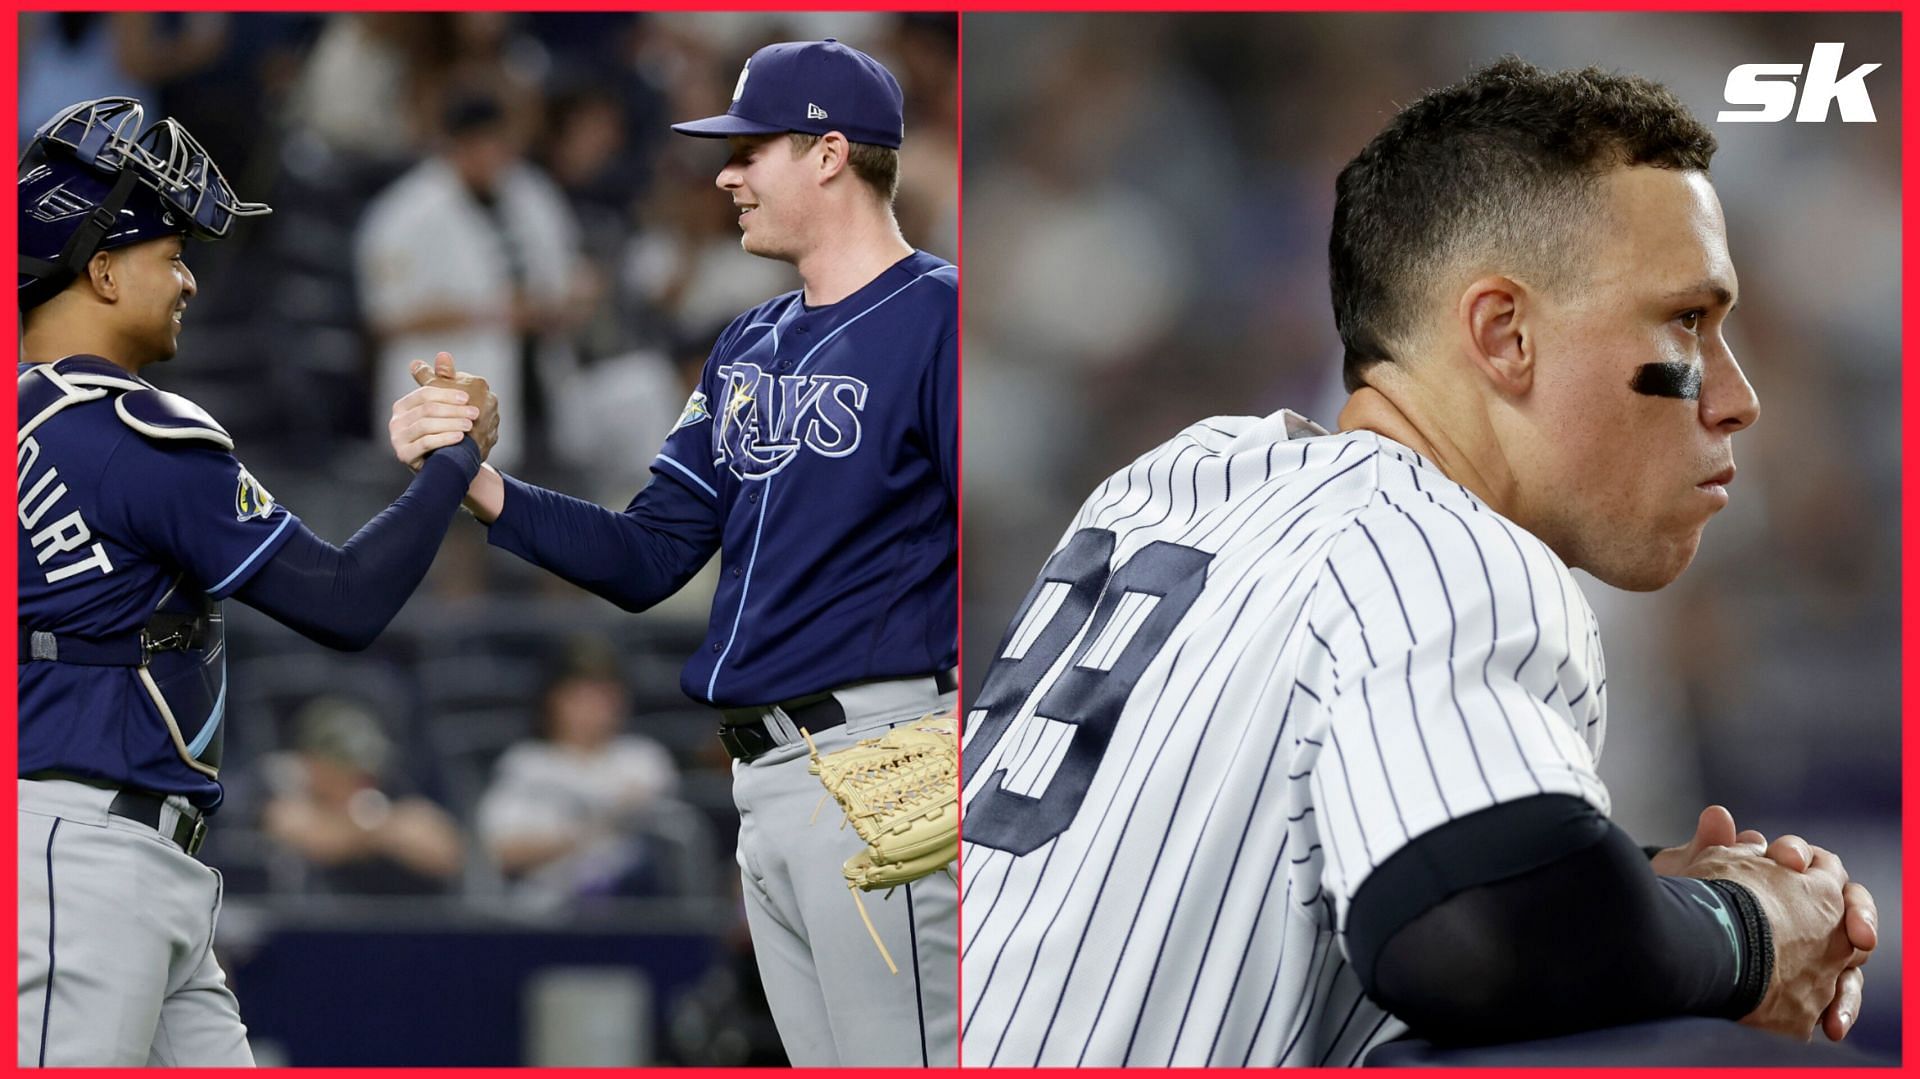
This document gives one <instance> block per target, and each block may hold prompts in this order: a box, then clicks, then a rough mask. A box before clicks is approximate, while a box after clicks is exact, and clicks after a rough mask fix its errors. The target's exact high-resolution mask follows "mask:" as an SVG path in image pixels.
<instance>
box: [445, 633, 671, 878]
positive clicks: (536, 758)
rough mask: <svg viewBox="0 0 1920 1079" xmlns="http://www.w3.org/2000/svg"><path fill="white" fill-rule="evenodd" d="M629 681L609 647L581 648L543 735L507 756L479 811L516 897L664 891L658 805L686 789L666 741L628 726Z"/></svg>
mask: <svg viewBox="0 0 1920 1079" xmlns="http://www.w3.org/2000/svg"><path fill="white" fill-rule="evenodd" d="M630 709H631V699H630V697H629V693H628V689H627V684H626V681H625V679H624V677H623V676H622V675H621V673H620V668H619V667H618V665H617V664H616V663H615V662H614V658H613V656H612V653H611V652H610V651H608V650H606V649H604V648H598V647H592V646H587V647H581V648H576V649H575V650H573V651H572V653H571V654H570V655H568V656H567V657H566V659H565V660H564V661H563V663H562V665H561V666H560V668H559V670H558V672H557V673H556V674H555V675H554V676H553V678H552V679H551V680H550V681H549V682H548V684H547V687H546V690H545V692H544V693H543V695H542V698H541V709H540V732H539V733H540V737H539V740H537V741H530V742H522V743H520V744H518V745H516V746H514V747H513V748H511V749H509V750H507V752H506V753H505V754H504V755H503V756H502V757H501V758H500V761H499V764H498V765H497V766H496V769H495V774H494V780H493V784H492V786H490V787H489V788H488V789H487V792H486V794H485V795H484V796H483V797H482V798H481V800H480V806H479V808H478V810H477V811H476V817H477V818H478V827H479V832H480V837H481V840H482V841H483V842H484V843H485V844H486V848H487V851H488V853H489V854H491V855H492V857H493V859H494V861H495V862H496V863H497V864H498V865H499V867H500V870H501V872H503V873H505V874H506V876H507V877H508V878H509V879H510V880H512V881H513V882H514V892H515V894H516V896H517V897H519V898H520V899H521V900H523V901H525V902H526V903H527V904H528V905H530V906H534V907H539V908H552V907H557V906H562V905H564V904H566V903H568V902H570V901H573V900H577V899H581V898H586V897H592V896H608V895H645V894H651V893H654V892H656V891H658V890H659V889H660V881H659V879H658V878H659V876H660V874H659V872H658V866H657V865H656V861H657V853H658V852H657V851H656V850H655V844H654V843H653V842H652V841H651V839H650V837H649V832H648V829H647V827H646V825H647V824H648V818H649V814H650V811H651V810H653V809H654V808H655V807H656V806H657V805H658V804H659V803H661V802H663V801H665V800H667V799H670V798H671V797H672V796H673V794H674V793H675V791H676V790H677V789H678V787H679V782H680V777H679V773H678V771H677V770H676V768H675V767H674V763H673V757H672V755H671V754H669V753H668V752H667V750H666V749H665V748H664V747H663V746H661V745H660V744H659V743H658V742H655V741H653V740H652V739H650V738H642V737H639V736H637V735H631V734H622V733H621V728H622V727H623V726H624V725H625V724H626V720H627V714H628V712H629V711H630Z"/></svg>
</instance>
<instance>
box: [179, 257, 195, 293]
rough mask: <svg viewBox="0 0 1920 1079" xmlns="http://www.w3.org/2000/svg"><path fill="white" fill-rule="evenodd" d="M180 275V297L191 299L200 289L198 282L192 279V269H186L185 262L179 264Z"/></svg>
mask: <svg viewBox="0 0 1920 1079" xmlns="http://www.w3.org/2000/svg"><path fill="white" fill-rule="evenodd" d="M180 276H181V285H180V298H181V299H184V300H191V299H193V297H194V295H195V294H196V293H198V292H199V291H200V282H198V281H196V280H194V277H193V271H192V270H190V269H188V268H187V264H186V263H184V262H183V263H181V264H180Z"/></svg>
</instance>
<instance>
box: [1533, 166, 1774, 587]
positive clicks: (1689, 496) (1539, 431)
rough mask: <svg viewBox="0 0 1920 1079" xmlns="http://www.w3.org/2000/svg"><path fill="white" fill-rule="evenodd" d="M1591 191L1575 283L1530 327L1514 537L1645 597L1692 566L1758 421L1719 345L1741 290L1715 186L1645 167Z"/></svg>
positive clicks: (1621, 172)
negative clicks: (1586, 240) (1593, 202)
mask: <svg viewBox="0 0 1920 1079" xmlns="http://www.w3.org/2000/svg"><path fill="white" fill-rule="evenodd" d="M1598 182H1599V185H1600V194H1601V203H1602V206H1603V207H1604V209H1603V210H1602V211H1601V213H1600V215H1599V217H1598V218H1597V220H1596V222H1595V224H1594V226H1593V227H1592V228H1591V229H1590V230H1589V232H1588V234H1587V235H1588V236H1589V237H1590V242H1591V243H1592V244H1593V247H1592V249H1591V250H1590V251H1589V252H1588V253H1587V254H1586V256H1585V259H1586V264H1585V267H1584V270H1583V271H1582V272H1579V273H1576V274H1575V275H1574V277H1576V278H1578V280H1576V281H1574V282H1573V283H1571V284H1569V285H1568V286H1566V287H1564V288H1562V289H1559V290H1557V291H1556V292H1554V293H1553V294H1551V295H1545V296H1538V297H1537V300H1538V302H1539V304H1540V306H1539V308H1538V309H1537V310H1536V312H1535V313H1534V314H1533V315H1532V316H1531V317H1530V318H1528V319H1527V329H1528V331H1529V332H1530V334H1531V347H1532V349H1533V352H1534V357H1535V359H1534V364H1533V371H1534V383H1533V387H1532V391H1531V392H1530V393H1529V394H1528V395H1527V400H1526V401H1525V403H1524V404H1523V405H1522V406H1521V408H1520V410H1519V422H1520V424H1521V425H1522V426H1521V429H1520V430H1519V431H1518V432H1517V433H1516V437H1515V439H1514V442H1515V443H1518V445H1517V446H1515V447H1514V448H1517V449H1518V450H1520V452H1517V453H1516V452H1510V454H1509V456H1510V457H1511V458H1512V461H1513V465H1514V470H1515V474H1516V477H1517V478H1518V479H1519V480H1520V484H1519V487H1520V497H1521V507H1520V508H1519V513H1518V516H1520V517H1522V518H1524V519H1523V520H1522V523H1523V524H1525V525H1526V526H1527V527H1529V528H1530V529H1531V530H1532V531H1534V532H1535V534H1537V535H1539V536H1540V537H1541V538H1542V539H1543V540H1545V541H1546V542H1547V543H1548V545H1549V546H1551V547H1553V548H1554V550H1555V551H1557V552H1558V553H1559V554H1560V556H1561V557H1562V558H1563V559H1564V560H1565V561H1566V562H1567V563H1568V564H1569V565H1574V566H1579V567H1581V568H1583V569H1586V570H1587V571H1588V572H1590V573H1592V574H1593V575H1594V576H1596V577H1598V578H1600V579H1601V580H1603V581H1605V582H1607V583H1608V584H1611V585H1614V586H1615V587H1618V588H1627V589H1632V590H1636V591H1646V590H1651V589H1655V588H1660V587H1662V586H1664V585H1666V584H1668V583H1670V582H1671V581H1672V580H1673V579H1674V578H1676V577H1678V576H1679V575H1680V573H1681V572H1682V571H1683V570H1685V569H1686V568H1687V565H1688V564H1689V563H1690V562H1692V560H1693V556H1694V552H1695V551H1696V550H1697V549H1698V548H1699V545H1700V536H1701V532H1702V531H1703V529H1704V528H1705V527H1706V523H1707V520H1708V519H1709V518H1711V517H1712V516H1713V515H1714V514H1715V513H1717V512H1719V511H1720V509H1721V508H1722V507H1724V506H1725V505H1726V504H1727V491H1726V487H1725V484H1726V483H1727V482H1728V481H1730V480H1731V479H1732V475H1733V435H1734V434H1735V433H1736V432H1738V431H1740V430H1742V429H1744V428H1746V427H1748V426H1750V425H1752V423H1753V422H1754V421H1755V420H1756V419H1757V418H1758V417H1759V412H1760V406H1759V401H1758V399H1757V398H1756V396H1755V394H1754V391H1753V387H1752V386H1751V385H1749V384H1748V382H1747V380H1746V376H1745V375H1744V374H1742V373H1741V370H1740V365H1739V364H1738V363H1737V362H1735V360H1734V356H1733V352H1732V350H1731V349H1730V348H1729V347H1728V346H1727V341H1726V338H1725V337H1724V336H1723V334H1722V330H1723V328H1724V323H1725V320H1726V317H1727V314H1728V312H1729V311H1730V310H1731V308H1732V306H1733V304H1734V301H1735V298H1736V297H1737V295H1738V292H1739V283H1738V280H1737V279H1736V278H1735V276H1734V271H1733V262H1732V259H1731V258H1730V257H1729V255H1728V253H1727V239H1726V223H1725V218H1724V217H1723V215H1722V213H1721V210H1720V200H1719V198H1718V197H1717V196H1716V195H1715V194H1714V190H1713V185H1712V184H1711V183H1710V182H1709V181H1708V179H1707V177H1706V176H1705V175H1704V174H1702V173H1699V172H1695V171H1685V170H1675V169H1660V168H1651V167H1644V166H1643V167H1632V168H1618V169H1614V170H1613V171H1611V172H1609V173H1607V174H1605V175H1604V176H1602V177H1601V179H1600V180H1599V181H1598ZM1648 365H1659V366H1657V367H1653V368H1649V367H1648ZM1695 378H1697V390H1696V391H1695V392H1696V393H1697V397H1688V396H1685V395H1684V394H1685V392H1686V390H1687V383H1688V382H1690V381H1693V379H1695Z"/></svg>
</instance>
